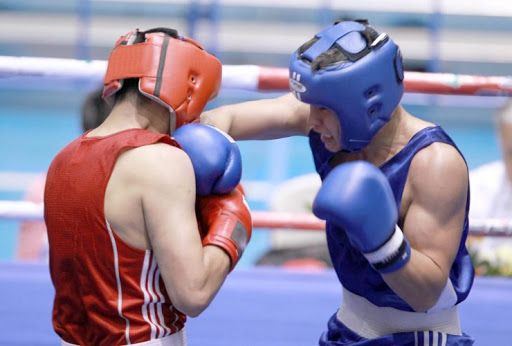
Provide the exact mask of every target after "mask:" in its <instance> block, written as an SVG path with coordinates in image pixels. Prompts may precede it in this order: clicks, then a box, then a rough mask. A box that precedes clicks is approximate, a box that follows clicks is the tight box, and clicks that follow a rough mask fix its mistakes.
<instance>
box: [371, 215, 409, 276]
mask: <svg viewBox="0 0 512 346" xmlns="http://www.w3.org/2000/svg"><path fill="white" fill-rule="evenodd" d="M364 256H365V257H366V259H367V260H368V262H370V264H371V265H372V266H373V268H375V269H376V270H377V271H379V272H381V273H390V272H394V271H396V270H398V269H400V268H402V267H403V266H405V265H406V264H407V262H409V259H410V257H411V247H410V245H409V242H408V241H407V239H406V238H405V236H404V233H403V232H402V230H401V229H400V227H398V225H396V226H395V231H394V232H393V234H392V235H391V237H390V238H389V239H388V240H387V241H386V242H385V243H384V244H383V245H382V246H381V247H379V248H378V249H377V250H375V251H373V252H369V253H365V254H364Z"/></svg>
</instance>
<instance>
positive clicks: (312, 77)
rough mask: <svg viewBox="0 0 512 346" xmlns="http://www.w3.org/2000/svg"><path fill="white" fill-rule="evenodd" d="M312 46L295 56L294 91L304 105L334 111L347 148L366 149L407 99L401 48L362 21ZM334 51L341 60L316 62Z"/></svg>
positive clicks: (332, 30)
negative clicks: (321, 56) (403, 99)
mask: <svg viewBox="0 0 512 346" xmlns="http://www.w3.org/2000/svg"><path fill="white" fill-rule="evenodd" d="M311 42H312V44H311V45H310V46H309V47H306V48H305V49H304V50H303V51H301V50H302V49H300V48H299V49H298V50H297V51H295V52H294V53H293V54H292V56H291V59H290V89H291V91H292V92H293V94H294V95H295V97H297V99H299V100H300V101H303V102H305V103H309V104H311V105H314V106H319V107H325V108H328V109H331V110H332V111H334V112H335V113H336V115H337V117H338V119H339V122H340V126H341V139H340V141H341V142H340V143H341V145H342V149H343V150H346V151H357V150H361V149H362V148H364V147H365V146H366V145H368V143H369V142H370V141H371V139H372V138H373V136H374V135H375V134H376V133H377V131H379V130H380V129H381V128H382V126H384V125H385V124H386V123H387V122H388V121H389V119H390V118H391V115H392V114H393V111H394V110H395V108H396V107H397V106H398V104H399V103H400V99H401V98H402V95H403V92H404V86H403V79H404V71H403V64H402V56H401V54H400V49H399V48H398V46H397V45H396V44H395V43H394V42H393V41H392V40H391V39H390V38H389V37H388V36H387V35H386V34H379V33H377V32H376V31H375V30H374V29H373V28H371V27H370V26H368V25H367V23H365V22H361V21H344V22H339V23H336V24H334V25H332V26H330V27H328V28H326V29H325V30H323V31H321V32H320V33H318V34H317V35H316V36H315V38H314V39H313V40H312V41H310V43H311ZM306 45H307V44H306ZM306 45H304V46H303V47H305V46H306ZM333 50H334V51H335V53H336V54H338V56H339V57H340V59H338V60H336V61H331V62H330V63H328V64H327V65H326V66H322V64H321V62H320V60H315V59H317V58H318V57H319V56H320V55H321V54H323V53H325V52H327V51H330V52H333ZM323 56H326V55H325V54H324V55H323ZM319 64H320V66H319Z"/></svg>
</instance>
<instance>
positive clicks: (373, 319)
mask: <svg viewBox="0 0 512 346" xmlns="http://www.w3.org/2000/svg"><path fill="white" fill-rule="evenodd" d="M336 317H337V318H338V320H339V321H340V322H342V323H343V324H344V325H345V326H347V327H348V328H349V329H351V330H352V331H354V332H355V333H357V334H359V335H360V336H362V337H365V338H376V337H379V336H384V335H388V334H393V333H399V332H411V331H419V330H432V331H437V332H442V333H447V334H453V335H461V334H462V332H461V329H460V322H459V313H458V310H457V306H453V307H451V308H448V309H444V310H440V311H436V312H428V313H427V312H411V311H403V310H398V309H395V308H391V307H380V306H376V305H374V304H372V303H371V302H369V301H368V300H367V299H366V298H363V297H361V296H358V295H356V294H354V293H352V292H350V291H348V290H346V289H345V288H344V289H343V302H342V304H341V306H340V309H339V310H338V312H337V314H336Z"/></svg>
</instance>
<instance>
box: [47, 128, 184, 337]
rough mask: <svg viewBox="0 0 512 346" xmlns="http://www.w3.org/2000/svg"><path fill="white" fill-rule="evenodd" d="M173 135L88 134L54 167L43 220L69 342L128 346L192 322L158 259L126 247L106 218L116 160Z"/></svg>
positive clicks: (56, 311) (56, 323)
mask: <svg viewBox="0 0 512 346" xmlns="http://www.w3.org/2000/svg"><path fill="white" fill-rule="evenodd" d="M157 142H163V143H167V144H169V145H173V146H176V145H177V144H176V142H174V141H173V140H172V139H171V138H170V137H169V136H167V135H163V134H157V133H152V132H149V131H146V130H142V129H130V130H125V131H122V132H118V133H115V134H112V135H109V136H105V137H90V138H87V137H85V135H83V136H81V137H79V138H78V139H76V140H74V141H73V142H71V143H70V144H69V145H67V146H66V147H65V148H64V149H63V150H62V151H61V152H60V153H59V154H58V155H57V156H56V157H55V158H54V160H53V161H52V163H51V165H50V168H49V171H48V176H47V180H46V189H45V196H44V205H45V210H44V217H45V221H46V226H47V228H48V241H49V247H50V274H51V278H52V282H53V285H54V287H55V300H54V306H53V327H54V329H55V331H56V332H57V334H59V336H60V337H61V338H62V339H63V340H64V341H67V342H69V343H74V344H80V345H124V344H130V343H137V342H143V341H148V340H151V339H156V338H162V337H164V336H167V335H170V334H172V333H175V332H177V331H179V330H181V329H182V328H183V326H184V324H185V320H186V317H185V315H184V314H182V313H181V312H179V311H177V310H176V309H175V308H174V307H173V305H172V303H171V301H170V299H169V296H168V295H167V292H166V289H165V286H164V283H163V280H162V278H161V277H160V272H159V270H158V265H157V263H156V260H155V257H154V254H153V252H152V251H150V250H146V251H144V250H139V249H135V248H133V247H130V246H128V245H127V244H126V243H124V242H123V241H122V240H121V239H120V238H119V237H118V236H116V234H115V232H113V230H112V229H111V228H110V225H109V224H108V222H107V221H106V218H105V214H104V199H105V190H106V187H107V183H108V181H109V179H110V175H111V173H112V169H113V167H114V164H115V162H116V160H117V158H118V156H119V155H120V154H121V153H122V152H123V151H126V150H129V149H131V148H136V147H140V146H143V145H148V144H153V143H157Z"/></svg>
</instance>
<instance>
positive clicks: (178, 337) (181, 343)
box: [60, 328, 187, 346]
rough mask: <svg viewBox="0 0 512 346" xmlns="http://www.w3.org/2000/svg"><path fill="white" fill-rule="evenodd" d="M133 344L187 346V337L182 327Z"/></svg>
mask: <svg viewBox="0 0 512 346" xmlns="http://www.w3.org/2000/svg"><path fill="white" fill-rule="evenodd" d="M60 344H61V346H79V345H76V344H71V343H69V342H66V341H64V340H61V342H60ZM130 345H133V346H187V338H186V336H185V328H182V329H181V330H180V331H179V332H176V333H174V334H171V335H168V336H166V337H163V338H160V339H154V340H149V341H144V342H139V343H136V344H130Z"/></svg>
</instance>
